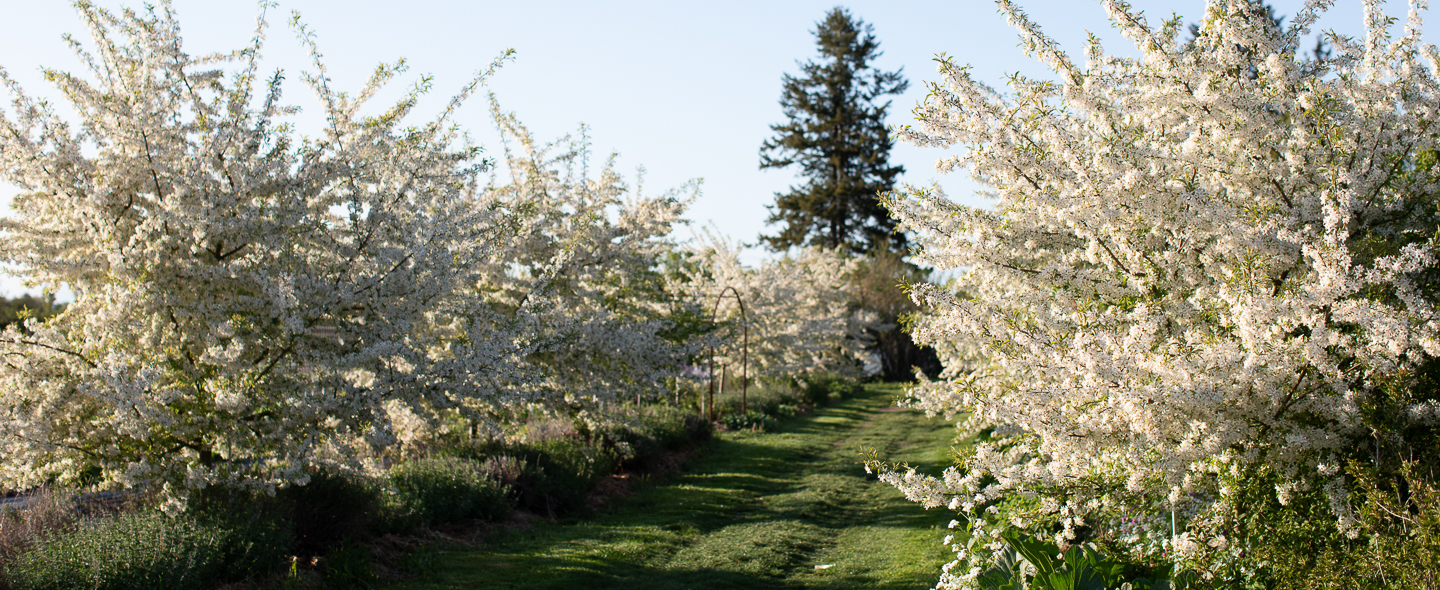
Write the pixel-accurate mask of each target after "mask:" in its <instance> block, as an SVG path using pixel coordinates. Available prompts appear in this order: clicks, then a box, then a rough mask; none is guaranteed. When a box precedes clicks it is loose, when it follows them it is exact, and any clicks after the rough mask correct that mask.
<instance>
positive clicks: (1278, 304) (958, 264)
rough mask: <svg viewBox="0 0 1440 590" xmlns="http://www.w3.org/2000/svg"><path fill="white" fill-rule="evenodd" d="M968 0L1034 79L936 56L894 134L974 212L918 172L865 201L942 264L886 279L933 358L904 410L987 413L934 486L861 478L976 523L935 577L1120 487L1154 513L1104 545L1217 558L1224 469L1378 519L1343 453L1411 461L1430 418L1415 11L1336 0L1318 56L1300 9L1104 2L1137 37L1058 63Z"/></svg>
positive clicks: (1108, 504) (971, 577)
mask: <svg viewBox="0 0 1440 590" xmlns="http://www.w3.org/2000/svg"><path fill="white" fill-rule="evenodd" d="M997 4H998V5H999V6H1000V8H1001V10H1002V12H1003V13H1004V14H1005V15H1006V17H1007V18H1008V19H1009V21H1010V22H1011V23H1012V24H1013V25H1014V26H1015V27H1017V28H1018V29H1019V31H1020V33H1021V39H1022V46H1023V47H1024V48H1025V50H1026V51H1027V53H1029V54H1030V55H1032V56H1034V57H1036V58H1037V59H1039V60H1040V61H1042V62H1043V63H1045V64H1046V65H1047V66H1049V68H1050V69H1051V71H1052V72H1053V74H1054V75H1053V77H1052V78H1050V79H1036V78H1028V77H1025V76H1020V75H1015V76H1012V77H1011V78H1010V79H1009V80H1008V85H1009V88H1008V91H1005V92H1002V91H1000V90H996V89H994V88H991V87H989V86H987V85H986V84H984V83H982V82H980V81H978V80H975V79H974V78H972V77H971V74H970V71H969V69H968V68H967V67H965V66H961V65H959V64H957V63H955V62H954V61H952V60H950V59H948V58H942V59H941V60H940V62H939V73H940V76H941V80H940V81H939V82H937V83H934V84H932V85H931V94H930V96H929V97H928V98H927V99H926V101H925V102H924V103H923V104H921V105H920V106H919V107H917V109H916V115H917V118H918V126H917V127H915V128H906V129H903V130H902V131H901V136H902V137H903V138H904V139H906V140H908V141H911V142H914V143H916V144H918V145H923V146H945V147H952V148H959V150H960V151H959V153H958V154H957V155H955V156H953V157H949V158H946V159H944V160H942V161H941V162H940V163H939V164H938V168H939V169H940V170H944V171H949V170H956V169H968V170H969V172H970V173H971V175H972V176H973V177H974V178H975V179H976V180H977V181H979V182H981V183H982V184H983V185H984V186H986V187H987V188H988V195H989V196H990V197H991V198H993V208H975V207H966V206H961V205H958V204H956V203H953V202H951V201H949V200H948V199H947V198H946V197H945V195H943V194H942V193H941V192H940V191H939V190H938V189H923V188H911V189H908V190H907V191H905V192H904V193H901V194H894V195H892V196H891V198H890V201H889V207H890V208H891V211H892V212H893V214H894V215H895V216H896V217H897V218H898V219H899V220H900V221H901V225H902V227H903V228H904V229H906V230H909V231H912V232H914V235H915V236H916V243H917V244H918V254H917V258H918V259H919V260H921V261H923V262H924V263H926V264H929V265H932V266H935V267H939V268H953V269H961V271H960V273H959V275H958V276H957V278H956V280H955V281H954V283H953V284H952V285H950V286H948V287H939V286H931V285H923V284H921V285H916V286H915V288H914V291H913V293H914V297H915V298H916V301H917V302H918V303H920V304H921V305H922V307H923V308H924V309H925V310H926V312H925V313H924V315H923V317H922V318H921V319H920V320H919V321H918V324H917V326H916V330H915V333H914V334H915V338H916V340H917V341H919V342H923V343H925V344H928V345H931V346H934V347H936V348H937V349H938V350H939V351H940V353H941V357H942V359H943V361H944V364H945V367H946V371H945V373H944V375H943V378H942V379H941V380H938V381H933V382H925V383H922V384H920V385H919V386H917V387H916V388H915V389H913V390H912V391H911V393H910V396H911V399H910V400H909V404H910V405H912V406H913V407H916V408H919V409H923V410H925V411H927V412H929V413H931V414H943V415H945V416H962V417H964V422H963V425H964V426H965V427H967V428H970V429H977V428H991V429H993V431H987V432H991V434H990V435H989V436H982V437H981V438H980V439H979V442H977V443H976V445H975V447H974V449H973V452H970V453H969V454H968V455H966V456H965V457H964V458H963V459H962V460H961V461H960V463H959V464H958V465H957V466H956V467H953V468H950V469H947V470H946V471H945V473H944V475H943V476H942V477H939V478H935V477H929V476H925V475H923V474H919V473H916V472H914V471H908V472H907V471H904V470H899V469H896V470H892V471H889V472H888V473H886V474H885V476H884V478H885V479H886V480H887V481H890V482H891V483H893V484H895V485H896V486H898V487H899V488H900V489H902V490H903V491H905V492H906V494H907V495H908V496H909V497H910V498H911V499H912V500H915V501H919V502H922V503H924V504H925V505H926V506H927V507H933V506H948V507H949V508H950V509H953V510H957V511H959V512H961V513H962V514H965V515H966V516H968V517H969V518H967V519H966V520H967V521H969V522H970V523H971V524H970V525H967V526H970V527H971V533H972V534H973V535H974V537H975V538H978V539H980V540H981V542H980V543H979V544H972V545H970V546H968V547H965V546H961V544H959V543H958V542H957V543H956V545H955V547H954V548H955V550H956V551H957V554H958V555H957V559H956V561H955V563H952V564H951V565H950V566H947V567H946V569H945V573H944V576H943V578H942V580H941V584H940V585H941V587H947V588H962V587H973V586H974V584H976V583H977V582H976V578H977V577H978V576H979V575H980V574H981V573H982V569H983V568H982V567H981V566H982V565H984V558H985V556H986V555H988V554H989V551H990V550H997V549H999V544H998V543H993V542H992V541H996V540H997V539H999V538H1000V535H1001V529H1003V528H1005V527H1008V526H1018V527H1021V528H1026V527H1030V529H1031V530H1034V531H1048V532H1049V533H1050V534H1054V537H1055V538H1054V540H1055V541H1056V542H1057V543H1058V544H1060V545H1061V546H1065V545H1067V544H1069V543H1075V542H1079V541H1082V540H1087V537H1086V535H1087V534H1091V535H1093V534H1095V533H1096V531H1098V530H1099V529H1101V528H1102V526H1101V525H1102V522H1103V519H1104V518H1105V517H1106V515H1107V514H1108V515H1113V514H1115V513H1116V511H1117V510H1118V509H1119V508H1121V507H1123V506H1125V505H1135V504H1137V503H1138V504H1145V505H1148V506H1159V507H1160V509H1159V510H1157V511H1155V512H1157V513H1158V514H1156V515H1155V516H1157V518H1156V519H1155V520H1157V521H1158V522H1156V523H1155V524H1156V526H1155V527H1154V528H1156V529H1157V531H1152V532H1156V533H1157V534H1155V535H1152V536H1151V537H1148V538H1151V539H1156V543H1155V544H1154V545H1149V546H1141V545H1138V544H1137V545H1134V546H1131V547H1129V548H1128V550H1132V551H1134V552H1136V553H1145V552H1149V553H1148V555H1150V556H1155V555H1160V553H1161V552H1162V551H1169V552H1170V553H1169V556H1170V558H1173V557H1175V556H1176V555H1177V554H1178V556H1179V558H1180V559H1181V560H1182V561H1183V560H1192V559H1197V560H1198V559H1200V558H1201V557H1205V556H1209V558H1215V556H1217V555H1219V556H1225V555H1229V556H1232V557H1235V556H1239V555H1240V552H1239V551H1240V549H1239V547H1240V546H1241V545H1242V544H1243V543H1244V542H1247V537H1246V535H1247V534H1248V533H1247V529H1246V528H1245V527H1244V525H1243V518H1242V516H1243V515H1244V514H1245V511H1246V510H1248V509H1250V508H1249V507H1247V506H1244V505H1241V504H1239V503H1237V501H1236V500H1235V498H1236V497H1237V494H1240V493H1241V492H1242V491H1244V490H1245V488H1246V486H1250V488H1252V489H1260V492H1257V493H1259V494H1260V501H1262V502H1263V501H1266V500H1265V498H1266V497H1268V498H1269V499H1270V500H1273V501H1277V502H1278V505H1281V506H1285V505H1289V504H1290V503H1291V502H1292V501H1293V500H1295V498H1297V497H1300V496H1302V495H1306V494H1308V495H1310V497H1314V498H1318V500H1317V501H1318V502H1319V503H1320V504H1322V505H1324V506H1326V507H1327V508H1328V509H1326V510H1325V512H1327V513H1328V515H1329V518H1330V522H1331V523H1332V525H1333V527H1334V528H1332V529H1331V530H1333V531H1336V533H1337V534H1338V535H1340V536H1341V537H1351V538H1354V537H1357V536H1359V535H1370V534H1378V533H1377V531H1378V529H1374V528H1373V527H1372V528H1367V527H1370V525H1365V524H1363V523H1361V522H1360V520H1359V519H1358V518H1357V510H1358V509H1357V507H1356V506H1357V502H1359V499H1358V498H1359V496H1358V495H1357V494H1356V490H1357V487H1356V486H1357V485H1358V484H1357V476H1356V473H1357V471H1356V469H1360V468H1365V469H1369V468H1370V467H1369V466H1370V465H1372V464H1373V465H1376V466H1383V465H1385V464H1386V462H1391V463H1390V464H1392V465H1393V464H1399V462H1398V459H1396V457H1398V456H1400V455H1402V454H1405V453H1409V455H1408V456H1409V457H1411V459H1407V460H1412V461H1413V460H1418V461H1422V463H1421V464H1422V465H1433V464H1434V461H1435V459H1436V457H1435V453H1436V448H1437V447H1436V446H1435V444H1434V426H1435V425H1436V423H1437V422H1440V395H1437V393H1440V392H1437V391H1436V389H1435V388H1434V387H1433V383H1434V381H1433V374H1434V371H1435V370H1436V367H1437V366H1440V365H1437V355H1440V340H1437V330H1440V316H1437V307H1436V306H1437V303H1440V298H1437V294H1440V293H1437V287H1440V282H1437V278H1440V265H1437V259H1436V239H1437V235H1440V234H1437V230H1440V215H1437V208H1436V207H1435V198H1436V194H1437V189H1440V185H1437V181H1440V169H1437V168H1436V167H1435V166H1436V163H1437V157H1436V156H1437V153H1440V151H1437V150H1440V145H1437V144H1440V127H1437V126H1436V123H1437V122H1440V112H1437V109H1440V86H1437V78H1436V75H1437V73H1440V55H1437V52H1436V49H1435V47H1434V46H1427V45H1422V44H1421V43H1420V25H1421V12H1422V7H1423V3H1418V4H1412V6H1411V11H1410V15H1409V19H1408V21H1406V22H1405V24H1404V26H1403V29H1402V30H1399V31H1393V30H1392V28H1391V25H1392V23H1391V21H1390V20H1388V19H1387V18H1386V17H1385V15H1384V13H1383V11H1382V8H1383V7H1382V6H1381V4H1380V2H1378V1H1374V0H1371V1H1367V2H1365V15H1366V16H1365V27H1366V32H1365V36H1364V38H1362V39H1353V38H1349V37H1344V36H1338V35H1334V34H1331V35H1330V37H1329V42H1330V44H1331V45H1332V46H1333V48H1334V53H1333V55H1332V56H1331V57H1330V58H1328V59H1326V60H1324V61H1320V62H1317V61H1314V60H1313V59H1308V58H1305V57H1304V56H1303V51H1299V50H1298V49H1299V46H1300V43H1301V40H1302V39H1303V37H1304V36H1305V35H1307V34H1308V27H1309V26H1310V25H1311V24H1312V23H1313V22H1315V20H1316V18H1317V16H1318V14H1320V13H1321V12H1322V11H1323V10H1324V9H1325V8H1326V7H1327V6H1328V4H1329V2H1325V1H1320V0H1312V1H1311V2H1308V3H1307V4H1306V6H1305V8H1304V9H1303V10H1301V11H1300V12H1299V14H1298V15H1296V17H1295V18H1294V20H1293V21H1292V23H1291V24H1290V25H1289V26H1288V27H1286V28H1281V27H1279V26H1277V25H1276V24H1275V23H1274V22H1273V21H1270V20H1269V19H1268V18H1262V17H1261V16H1259V15H1263V11H1256V10H1254V8H1255V7H1256V4H1254V3H1251V2H1246V1H1244V0H1211V1H1210V2H1209V3H1208V5H1207V7H1206V12H1205V17H1204V19H1203V21H1202V24H1201V26H1200V28H1199V34H1198V37H1197V38H1196V39H1195V40H1194V41H1193V42H1185V41H1182V40H1181V39H1180V38H1179V33H1180V31H1181V30H1182V27H1181V22H1182V21H1181V20H1180V19H1179V17H1176V18H1174V19H1171V20H1166V21H1164V22H1163V23H1160V24H1158V25H1157V24H1152V23H1150V22H1149V21H1147V19H1146V18H1145V17H1144V15H1143V14H1141V13H1140V12H1139V11H1136V10H1134V9H1132V8H1131V7H1130V6H1129V5H1128V4H1127V3H1125V2H1124V1H1122V0H1105V1H1104V2H1103V4H1104V6H1105V9H1106V10H1107V11H1108V13H1109V15H1110V18H1111V20H1112V22H1113V23H1114V25H1115V26H1116V27H1117V28H1118V29H1119V30H1120V31H1121V32H1122V33H1123V34H1124V35H1125V36H1126V37H1128V38H1129V39H1130V40H1131V41H1133V42H1134V43H1135V47H1136V48H1137V50H1138V53H1139V56H1138V57H1134V58H1130V57H1116V56H1112V55H1107V54H1106V53H1105V52H1104V51H1103V50H1102V48H1101V46H1100V42H1099V40H1098V39H1097V38H1094V37H1091V39H1090V41H1089V43H1088V44H1087V45H1086V47H1085V54H1084V60H1083V61H1076V60H1074V59H1072V58H1071V57H1070V56H1069V55H1067V54H1066V53H1065V52H1063V51H1062V50H1061V48H1060V47H1058V46H1057V45H1056V43H1055V42H1054V41H1052V40H1051V39H1050V38H1048V37H1046V36H1045V35H1044V34H1043V33H1042V32H1041V31H1040V29H1039V27H1038V26H1036V25H1035V24H1034V23H1033V22H1032V21H1031V20H1030V19H1029V18H1028V17H1027V16H1026V14H1025V13H1024V12H1023V11H1022V10H1021V9H1020V8H1019V7H1018V6H1016V5H1015V4H1014V3H1012V2H1010V1H1009V0H1000V1H999V2H997ZM1397 473H1398V472H1395V473H1392V474H1391V475H1394V476H1395V477H1399V475H1397ZM1410 481H1411V483H1413V484H1415V486H1420V485H1421V484H1422V483H1423V482H1420V481H1419V480H1415V479H1411V480H1410ZM1392 483H1393V480H1392ZM1397 485H1398V484H1397ZM1255 486H1260V487H1259V488H1255ZM1413 489H1420V488H1419V487H1415V488H1413ZM1390 496H1391V497H1392V498H1393V497H1395V494H1394V493H1391V494H1390ZM1432 509H1433V507H1432ZM1170 511H1176V512H1178V513H1180V514H1181V518H1179V519H1178V523H1176V524H1172V522H1173V521H1172V520H1171V518H1174V517H1173V516H1171V512H1170ZM1402 511H1403V510H1402ZM1185 514H1191V515H1192V516H1191V517H1190V518H1188V519H1187V518H1185V517H1184V515H1185ZM1396 518H1402V517H1400V516H1397V517H1396ZM957 524H959V523H957ZM1172 526H1174V527H1175V528H1174V530H1173V532H1172ZM1251 532H1256V531H1251ZM1142 536H1143V535H1142ZM1092 538H1093V537H1092ZM947 542H949V541H948V540H947ZM987 543H988V544H989V545H988V548H987V546H986V544H987ZM1121 549H1126V548H1121ZM972 551H973V552H974V553H973V554H969V553H968V552H972ZM1140 557H1144V556H1140ZM960 566H964V567H960ZM957 568H958V569H957Z"/></svg>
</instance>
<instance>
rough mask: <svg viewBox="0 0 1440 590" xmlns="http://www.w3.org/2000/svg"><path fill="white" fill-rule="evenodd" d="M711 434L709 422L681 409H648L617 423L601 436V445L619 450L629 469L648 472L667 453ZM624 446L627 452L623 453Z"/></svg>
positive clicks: (662, 407) (665, 407)
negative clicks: (622, 446)
mask: <svg viewBox="0 0 1440 590" xmlns="http://www.w3.org/2000/svg"><path fill="white" fill-rule="evenodd" d="M711 434H712V430H711V426H710V423H709V422H708V421H706V420H705V419H703V418H701V417H700V416H698V415H695V414H693V413H689V412H685V411H683V410H680V409H678V408H672V407H668V406H656V407H652V408H646V409H645V410H644V411H643V412H640V413H639V414H638V415H636V416H634V417H633V418H631V419H628V420H625V421H621V422H618V423H616V424H614V425H612V426H611V427H609V428H608V429H607V430H606V431H605V432H603V433H602V434H601V437H600V438H601V440H600V442H601V444H604V445H607V446H611V447H614V448H616V450H617V451H619V452H620V454H621V457H622V462H621V466H622V467H624V468H626V469H636V470H640V471H649V470H652V469H654V468H655V467H657V466H658V465H659V464H660V462H661V461H662V460H663V459H664V456H665V454H666V453H669V452H674V451H679V450H681V449H683V448H686V447H688V446H690V445H692V444H695V443H697V442H700V441H703V440H706V439H709V438H710V436H711ZM621 443H624V445H625V446H626V447H628V451H624V450H621V449H620V445H621Z"/></svg>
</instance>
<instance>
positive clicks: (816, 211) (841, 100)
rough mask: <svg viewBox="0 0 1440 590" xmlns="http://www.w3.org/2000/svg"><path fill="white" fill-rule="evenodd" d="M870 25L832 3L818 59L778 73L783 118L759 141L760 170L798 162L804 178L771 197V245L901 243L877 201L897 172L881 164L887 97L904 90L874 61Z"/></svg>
mask: <svg viewBox="0 0 1440 590" xmlns="http://www.w3.org/2000/svg"><path fill="white" fill-rule="evenodd" d="M873 30H874V27H873V26H871V25H868V24H865V22H864V21H861V20H859V19H857V18H854V17H852V16H851V15H850V13H849V11H847V10H845V9H844V8H840V7H837V8H835V9H833V10H831V11H830V13H829V14H827V15H826V16H825V19H824V20H822V21H820V22H819V23H818V24H817V26H816V29H815V41H816V46H817V47H818V48H819V50H820V58H819V59H818V60H816V61H809V62H806V63H804V64H802V65H801V74H800V76H798V77H796V76H791V75H789V74H786V75H785V77H784V91H783V93H782V94H781V97H780V105H781V106H782V107H784V113H785V118H786V122H784V123H781V124H778V125H773V126H771V129H772V130H774V131H775V133H776V135H775V137H773V138H771V139H769V140H767V141H766V142H765V143H764V144H762V145H761V146H760V168H762V169H765V168H786V167H789V166H792V165H798V166H800V171H801V175H802V176H804V177H805V178H806V181H805V182H804V184H801V185H799V186H794V187H791V189H790V192H788V193H784V194H777V195H776V200H775V204H774V205H773V206H771V207H770V210H771V213H770V219H769V222H770V223H783V224H784V225H783V227H782V228H781V229H780V232H779V233H778V234H776V235H773V236H765V237H764V240H765V241H766V243H767V244H768V245H769V246H770V247H771V248H773V249H776V250H784V249H787V248H790V247H792V246H801V245H819V246H825V247H829V248H840V247H844V248H846V249H848V250H850V251H852V252H855V253H863V252H866V251H868V250H870V249H871V248H872V247H874V246H880V245H884V246H887V247H891V248H895V249H897V250H898V249H901V248H903V247H904V246H905V237H904V236H903V235H901V234H898V233H895V232H894V231H893V230H894V228H895V222H894V221H892V220H891V219H890V217H889V214H888V213H887V212H886V211H885V208H884V207H882V206H881V205H880V202H879V200H878V198H877V196H878V195H879V193H881V192H884V191H888V190H890V189H891V188H892V187H893V186H894V183H895V179H896V177H897V176H899V174H900V173H901V172H903V171H904V167H902V166H892V165H890V162H889V157H890V147H891V146H892V145H893V142H892V141H891V139H890V134H889V132H888V130H887V129H886V128H885V113H886V111H887V110H888V109H889V106H890V101H888V100H886V101H884V102H883V103H882V102H879V101H880V99H881V98H883V97H885V96H888V95H892V94H899V93H901V92H904V91H905V89H906V87H907V86H908V84H909V83H908V82H907V81H906V80H905V78H904V76H902V75H901V70H895V71H893V72H885V71H881V70H877V69H875V68H874V67H872V62H873V61H874V60H875V59H876V58H878V57H880V50H879V47H880V43H879V41H877V40H876V39H875V35H874V34H873Z"/></svg>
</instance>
